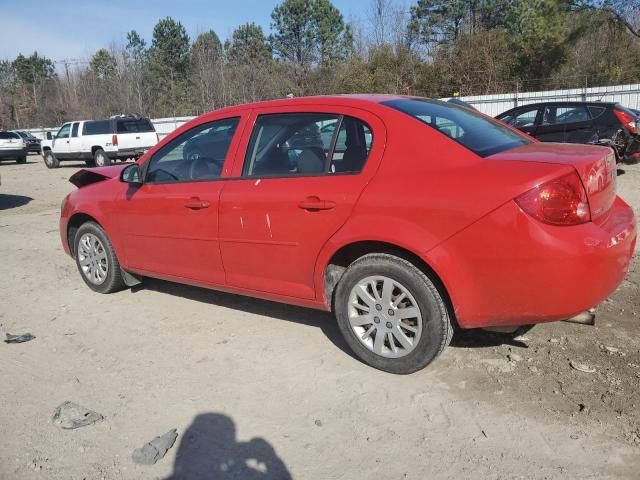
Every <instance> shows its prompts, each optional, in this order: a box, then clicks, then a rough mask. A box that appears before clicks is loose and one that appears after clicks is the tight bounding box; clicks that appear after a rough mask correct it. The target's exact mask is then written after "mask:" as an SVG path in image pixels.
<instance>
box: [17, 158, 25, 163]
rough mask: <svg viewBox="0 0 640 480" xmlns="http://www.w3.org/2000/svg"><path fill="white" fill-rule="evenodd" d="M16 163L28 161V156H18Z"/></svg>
mask: <svg viewBox="0 0 640 480" xmlns="http://www.w3.org/2000/svg"><path fill="white" fill-rule="evenodd" d="M16 163H27V157H18V158H16Z"/></svg>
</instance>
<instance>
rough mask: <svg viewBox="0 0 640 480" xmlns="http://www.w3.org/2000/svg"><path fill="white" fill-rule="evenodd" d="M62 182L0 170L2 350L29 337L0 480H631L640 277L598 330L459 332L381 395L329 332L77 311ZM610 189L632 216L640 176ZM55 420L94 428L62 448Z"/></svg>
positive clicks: (0, 436) (11, 379)
mask: <svg viewBox="0 0 640 480" xmlns="http://www.w3.org/2000/svg"><path fill="white" fill-rule="evenodd" d="M63 165H64V166H65V168H61V169H58V170H47V169H46V168H45V167H44V165H43V163H42V159H41V158H40V157H36V156H32V157H30V158H29V163H28V164H26V165H16V164H13V163H3V164H1V165H0V175H1V178H2V185H1V186H0V335H2V337H4V334H5V333H6V332H10V333H13V334H15V333H23V332H31V333H32V334H33V335H35V336H36V339H35V340H32V341H31V342H28V343H23V344H13V345H8V344H5V343H0V378H1V380H2V387H1V388H0V478H7V479H84V478H86V479H143V478H144V479H149V478H151V479H153V478H158V479H165V478H190V479H217V478H238V479H240V478H242V479H245V478H248V479H252V478H256V479H258V478H261V479H286V478H296V479H417V480H421V479H427V478H428V479H433V478H444V479H448V478H451V479H461V478H482V479H505V478H523V479H528V478H536V479H538V478H562V479H566V478H580V479H596V478H597V479H607V478H629V479H631V478H635V479H638V478H640V335H639V332H640V265H639V263H640V262H639V261H638V258H636V260H635V261H634V263H633V265H632V268H631V271H630V272H629V275H628V277H627V280H625V282H624V283H623V284H622V285H621V286H620V288H619V289H618V291H617V292H616V293H615V294H614V295H612V296H611V298H610V299H608V300H607V301H606V302H604V303H603V304H602V305H600V306H598V307H597V323H596V326H595V327H588V326H582V325H575V324H570V323H566V322H556V323H552V324H547V325H540V326H537V327H535V328H533V329H532V330H531V331H529V332H527V333H526V334H524V337H518V338H516V339H514V338H512V337H510V336H503V335H497V334H490V333H486V332H481V331H470V332H465V333H463V334H459V335H457V336H456V338H454V342H453V345H452V346H451V347H450V348H448V349H447V350H446V351H445V353H444V354H443V355H442V357H440V359H438V360H437V361H436V362H435V364H433V365H431V366H430V367H428V368H427V369H426V370H423V371H421V372H418V373H416V374H413V375H410V376H394V375H389V374H385V373H382V372H379V371H376V370H374V369H372V368H369V367H367V366H365V365H364V364H362V363H360V362H359V361H357V360H355V359H354V358H352V356H351V355H350V354H349V352H348V350H347V348H346V345H345V343H344V342H343V341H342V339H341V337H340V334H339V331H338V329H337V326H336V325H335V322H334V321H333V319H332V317H331V315H330V314H327V313H322V312H316V311H312V310H306V309H302V308H295V307H291V306H286V305H280V304H276V303H271V302H265V301H259V300H253V299H249V298H245V297H240V296H235V295H229V294H222V293H216V292H211V291H207V290H202V289H198V288H193V287H186V286H181V285H177V284H172V283H168V282H162V281H156V280H149V281H146V282H145V283H144V284H143V285H142V286H141V287H138V288H135V289H134V290H126V291H123V292H120V293H117V294H113V295H99V294H95V293H92V292H91V291H90V290H89V289H88V288H87V287H86V286H85V285H84V283H83V282H82V279H81V278H80V276H79V274H78V272H77V271H76V267H75V264H74V262H73V261H72V260H71V259H70V258H68V257H67V256H66V255H65V254H64V253H63V251H62V248H61V246H60V240H59V237H58V215H59V208H60V202H61V200H62V198H63V197H64V195H65V194H66V193H67V192H69V191H71V190H72V189H73V188H74V187H73V186H72V185H71V184H70V183H69V182H68V181H67V179H68V178H69V176H70V175H71V174H72V173H74V172H75V171H76V168H77V167H78V166H79V165H68V166H67V165H65V164H63ZM622 170H624V174H622V175H620V178H619V192H620V194H621V196H622V197H623V198H625V199H626V200H627V202H630V203H631V204H632V205H634V208H635V209H636V212H638V213H640V165H638V166H635V167H634V166H625V167H622ZM594 281H597V278H594ZM550 288H554V286H553V285H550ZM555 288H562V286H558V287H555ZM571 361H573V362H581V363H585V364H587V365H589V366H591V367H593V368H594V369H595V372H594V373H584V372H582V371H578V370H576V369H574V368H572V367H571V366H570V362H571ZM66 400H70V401H73V402H77V403H79V404H81V405H83V406H85V407H87V408H90V409H93V410H96V411H97V412H99V413H101V414H102V415H103V416H104V420H103V421H101V422H99V423H96V424H94V425H90V426H87V427H84V428H80V429H77V430H61V429H59V428H58V427H56V426H54V425H53V424H52V422H51V415H52V413H53V410H54V409H55V407H56V406H58V405H59V404H61V403H62V402H64V401H66ZM172 428H176V429H177V431H178V439H177V441H176V443H175V445H174V446H173V448H172V449H171V450H169V452H168V453H167V455H166V456H165V458H164V459H162V460H160V461H159V462H158V463H157V464H156V465H152V466H140V465H136V464H134V463H133V461H132V459H131V455H132V452H133V450H134V449H136V448H138V447H141V446H142V445H143V444H144V443H145V442H148V441H150V440H151V439H153V438H154V437H155V436H158V435H162V434H164V433H165V432H167V431H169V430H170V429H172ZM172 475H174V477H172Z"/></svg>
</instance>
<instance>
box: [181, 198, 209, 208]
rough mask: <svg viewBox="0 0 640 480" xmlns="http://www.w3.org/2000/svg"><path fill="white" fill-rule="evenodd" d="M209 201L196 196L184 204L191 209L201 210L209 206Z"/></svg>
mask: <svg viewBox="0 0 640 480" xmlns="http://www.w3.org/2000/svg"><path fill="white" fill-rule="evenodd" d="M210 205H211V203H209V202H207V201H206V200H200V199H199V198H197V197H194V198H192V199H190V200H189V201H188V202H187V203H185V204H184V206H185V207H186V208H190V209H191V210H202V209H203V208H209V206H210Z"/></svg>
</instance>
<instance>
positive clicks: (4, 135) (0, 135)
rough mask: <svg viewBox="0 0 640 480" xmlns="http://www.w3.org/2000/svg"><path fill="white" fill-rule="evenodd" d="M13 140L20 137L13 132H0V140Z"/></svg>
mask: <svg viewBox="0 0 640 480" xmlns="http://www.w3.org/2000/svg"><path fill="white" fill-rule="evenodd" d="M15 138H20V135H18V134H17V133H13V132H0V140H9V139H11V140H13V139H15Z"/></svg>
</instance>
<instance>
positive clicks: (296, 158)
mask: <svg viewBox="0 0 640 480" xmlns="http://www.w3.org/2000/svg"><path fill="white" fill-rule="evenodd" d="M372 139H373V137H372V134H371V129H370V128H369V127H368V126H367V125H366V124H364V123H363V122H361V121H360V120H357V119H355V118H352V117H346V116H344V117H343V116H341V115H335V114H325V113H289V114H269V115H261V116H259V117H258V119H257V120H256V123H255V126H254V129H253V132H252V134H251V140H250V141H249V146H248V148H247V153H246V156H245V162H244V167H243V172H242V174H243V176H245V177H257V176H275V177H286V176H296V175H299V176H304V175H322V174H329V173H340V172H343V173H356V172H359V171H360V170H362V167H363V166H364V164H365V162H366V160H367V157H368V155H369V150H370V149H371V144H372Z"/></svg>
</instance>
